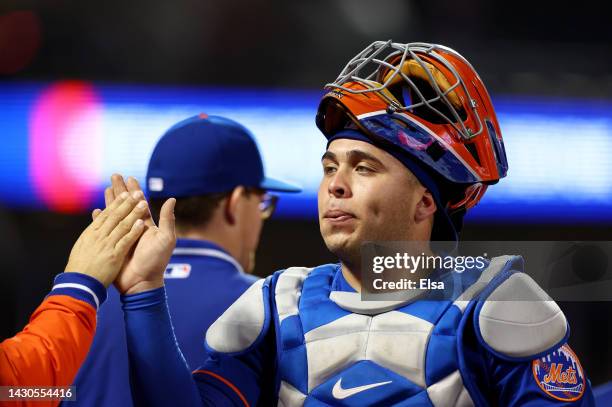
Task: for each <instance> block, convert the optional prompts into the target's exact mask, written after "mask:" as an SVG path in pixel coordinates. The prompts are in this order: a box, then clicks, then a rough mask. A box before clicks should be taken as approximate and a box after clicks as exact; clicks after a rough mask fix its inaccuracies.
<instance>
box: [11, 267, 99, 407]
mask: <svg viewBox="0 0 612 407" xmlns="http://www.w3.org/2000/svg"><path fill="white" fill-rule="evenodd" d="M105 300H106V289H105V288H104V286H103V285H102V284H101V283H100V282H99V281H97V280H96V279H94V278H92V277H89V276H87V275H84V274H80V273H62V274H59V275H58V276H57V277H56V278H55V281H54V285H53V288H52V290H51V292H50V293H49V295H48V296H47V297H46V298H45V300H44V301H43V302H42V304H41V305H40V306H39V307H38V308H37V309H36V310H35V311H34V313H33V314H32V316H31V317H30V322H29V323H28V325H27V326H26V327H25V328H24V329H23V330H22V331H21V332H19V333H18V334H17V335H15V336H14V337H12V338H8V339H6V340H4V341H3V342H2V343H1V344H0V385H2V386H68V385H70V384H71V383H72V381H73V380H74V377H75V375H76V373H77V371H78V369H79V367H80V366H81V363H83V360H85V356H86V355H87V351H88V349H89V346H90V345H91V342H92V340H93V337H94V332H95V330H96V312H97V310H98V307H99V306H100V305H101V304H102V303H103V302H104V301H105ZM57 404H58V402H57V401H31V400H30V401H25V400H23V401H17V402H11V403H10V405H22V406H55V405H57Z"/></svg>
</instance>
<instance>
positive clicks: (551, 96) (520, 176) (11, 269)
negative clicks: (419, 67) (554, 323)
mask: <svg viewBox="0 0 612 407" xmlns="http://www.w3.org/2000/svg"><path fill="white" fill-rule="evenodd" d="M611 26H612V17H611V16H610V14H609V13H606V12H605V11H604V10H603V8H602V5H601V4H600V3H599V2H593V1H590V0H585V1H582V2H581V3H580V6H579V7H578V6H575V7H563V6H561V5H560V4H558V3H553V4H547V2H533V1H525V0H516V1H513V2H492V1H486V0H466V1H461V2H448V1H438V0H380V1H379V0H377V1H374V0H309V1H301V2H297V1H278V0H255V1H253V0H249V1H247V0H229V1H224V2H216V1H212V0H177V1H174V2H167V1H166V2H164V1H150V0H149V1H144V0H134V1H130V2H125V1H119V0H108V1H105V2H103V3H100V2H74V1H70V0H55V1H52V2H49V1H39V0H29V1H28V0H26V1H23V0H20V1H17V0H5V1H3V2H2V3H1V4H0V140H1V144H0V231H1V234H0V270H2V271H1V273H2V274H1V276H2V281H0V307H1V308H2V309H3V313H2V314H0V315H2V317H1V318H2V321H1V323H0V335H1V336H2V337H7V336H10V335H12V334H13V333H14V332H15V331H16V330H17V329H19V328H20V327H22V326H23V325H24V324H25V323H26V321H27V318H28V316H29V315H30V313H31V312H32V311H33V310H34V308H35V307H36V306H37V304H38V303H39V301H40V299H41V298H42V297H43V296H44V295H45V293H46V292H47V291H48V289H49V286H50V282H51V279H52V277H53V275H55V274H57V273H59V272H61V271H63V268H64V266H65V262H66V259H67V256H68V254H69V250H70V248H71V246H72V244H73V242H74V241H75V240H76V238H77V237H78V235H79V233H80V232H81V231H82V229H83V228H84V227H85V226H86V225H87V223H88V222H89V212H90V210H91V209H92V208H93V207H95V206H99V205H100V204H101V202H102V194H101V191H102V189H103V188H104V186H105V185H106V184H107V183H108V181H109V176H110V174H112V173H113V172H122V173H124V174H126V175H127V174H129V175H134V176H136V177H137V178H139V179H140V180H141V181H142V179H143V176H144V172H145V169H146V164H147V160H148V155H149V153H150V152H151V150H152V148H153V146H154V145H155V142H156V141H157V139H158V138H159V137H160V136H161V135H162V133H163V132H164V131H165V130H166V129H167V128H168V127H169V126H171V125H172V124H173V123H175V122H176V121H178V120H181V119H183V118H186V117H189V116H192V115H195V114H198V113H201V112H205V113H208V114H220V115H224V116H228V117H230V118H232V119H235V120H238V121H240V122H243V123H244V124H245V125H247V126H248V127H249V128H250V129H251V130H252V131H253V132H254V134H255V136H256V138H257V141H258V144H259V146H260V148H261V150H262V153H263V156H264V160H265V166H266V170H267V172H268V173H270V174H271V175H274V176H275V177H278V178H283V179H286V180H288V181H293V182H296V183H300V184H302V185H303V186H304V187H305V191H304V193H303V194H300V195H298V196H283V197H282V198H281V201H280V204H279V208H278V212H277V214H276V215H275V217H274V218H273V219H272V220H270V221H268V222H267V224H266V226H265V228H264V230H263V234H262V239H261V244H260V247H259V250H258V263H257V264H258V266H257V270H256V271H257V273H258V274H259V275H262V276H264V275H267V274H270V273H271V272H273V271H274V270H276V269H279V268H283V267H286V266H289V265H304V266H311V265H315V264H320V263H322V262H328V261H334V260H335V259H334V258H333V256H331V254H330V253H329V252H328V251H327V250H326V248H325V246H324V245H323V243H322V240H321V238H320V235H319V231H318V224H317V219H316V198H315V193H316V189H317V185H318V181H319V177H320V174H321V169H320V163H319V160H320V157H321V154H322V153H323V149H324V147H325V144H324V139H323V137H322V136H321V134H320V133H319V132H318V130H317V129H316V127H315V125H314V115H315V111H316V107H317V103H318V99H319V97H320V96H321V93H322V91H321V88H322V85H323V84H324V83H327V82H329V81H331V80H333V79H334V78H335V77H336V75H337V74H338V73H339V72H340V70H341V68H342V67H343V66H344V64H345V63H346V61H347V60H348V59H349V58H350V57H352V56H353V55H354V54H356V53H357V52H358V51H360V50H361V49H362V48H364V47H365V46H366V45H368V44H369V43H370V42H372V41H373V40H380V39H389V38H391V39H393V40H394V41H398V42H411V41H427V42H438V43H442V44H445V45H448V46H450V47H453V48H455V49H456V50H458V51H459V52H461V53H462V54H464V55H465V56H466V57H467V58H468V59H469V60H470V61H471V62H472V64H473V65H474V66H475V68H476V69H477V70H478V72H479V73H480V75H481V76H482V78H483V80H484V82H485V84H487V87H488V89H489V91H490V93H491V95H492V98H493V101H494V104H495V107H496V110H497V112H498V117H499V120H500V124H501V129H502V133H503V136H504V141H505V146H506V151H507V155H508V160H509V165H510V169H509V172H508V177H507V178H505V179H503V180H502V181H500V183H499V184H498V185H495V186H493V187H491V188H489V190H488V191H487V194H486V195H485V197H484V199H483V200H482V201H481V203H480V204H479V205H478V206H476V207H475V208H474V209H473V210H472V211H471V212H470V213H468V215H467V216H466V223H465V228H464V231H463V234H462V238H463V239H465V240H610V237H611V232H612V158H611V157H612V71H611V67H612V30H610V27H611ZM561 306H562V308H563V310H564V311H565V312H566V314H567V315H568V318H569V320H570V324H571V326H572V338H571V340H570V343H571V345H572V347H573V348H574V349H575V350H576V351H577V353H578V354H580V355H581V360H582V362H583V365H584V366H585V368H586V370H587V372H588V373H589V375H590V376H591V378H592V380H593V382H594V383H596V384H597V383H601V382H604V381H606V380H611V379H612V350H611V349H610V343H612V304H611V303H608V302H606V303H601V302H600V303H595V302H593V303H584V302H582V303H563V304H561Z"/></svg>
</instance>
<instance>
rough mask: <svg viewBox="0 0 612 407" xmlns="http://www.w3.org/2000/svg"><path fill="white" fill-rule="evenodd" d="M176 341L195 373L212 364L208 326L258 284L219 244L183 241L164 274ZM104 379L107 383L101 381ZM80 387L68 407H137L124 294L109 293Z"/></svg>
mask: <svg viewBox="0 0 612 407" xmlns="http://www.w3.org/2000/svg"><path fill="white" fill-rule="evenodd" d="M164 280H165V286H166V293H167V296H168V301H169V303H170V304H171V305H170V310H171V315H172V320H173V321H174V332H175V335H176V339H177V341H178V343H179V344H180V346H181V349H182V350H183V355H184V357H185V359H186V363H187V364H188V365H189V366H192V367H193V368H195V367H197V366H200V365H201V364H202V363H203V362H204V361H205V360H206V352H205V349H204V346H203V344H202V339H203V337H204V336H203V335H204V333H205V332H206V330H207V329H208V327H209V326H210V325H211V324H212V323H213V322H214V321H215V320H216V319H217V318H218V317H219V316H220V315H221V314H222V313H223V312H224V311H225V310H226V309H227V308H228V307H229V306H230V305H231V304H232V303H233V302H234V301H235V300H236V299H237V298H238V297H240V295H241V294H242V293H243V292H244V291H245V290H246V289H247V288H248V287H249V286H251V285H252V284H253V283H254V282H255V281H257V278H256V277H255V276H251V275H248V274H246V273H244V271H243V270H242V267H241V266H240V264H238V263H237V262H236V260H234V258H233V257H231V256H230V255H229V254H228V253H227V252H226V251H225V250H223V249H222V248H221V247H219V246H218V245H216V244H214V243H212V242H208V241H203V240H193V239H178V241H177V244H176V248H175V249H174V252H173V254H172V257H171V259H170V263H169V264H168V267H167V269H166V273H165V275H164ZM101 378H103V379H101ZM74 385H75V386H76V388H77V391H78V393H79V396H78V397H77V399H76V401H64V402H63V405H66V406H76V405H80V406H93V405H96V406H132V405H133V400H132V392H131V389H130V377H129V364H128V349H127V345H126V337H125V329H124V322H123V311H122V310H121V303H120V300H119V294H118V293H117V291H116V290H115V289H112V288H111V289H109V296H108V301H107V304H106V305H105V306H104V307H102V309H101V310H100V313H99V316H98V330H97V332H96V335H95V338H94V341H93V344H92V347H91V350H90V351H89V354H88V355H87V359H86V360H85V363H84V364H83V366H82V367H81V369H80V370H79V373H78V375H77V377H76V380H75V382H74Z"/></svg>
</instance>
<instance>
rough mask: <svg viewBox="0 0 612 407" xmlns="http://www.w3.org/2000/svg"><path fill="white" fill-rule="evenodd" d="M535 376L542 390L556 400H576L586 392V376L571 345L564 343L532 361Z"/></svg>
mask: <svg viewBox="0 0 612 407" xmlns="http://www.w3.org/2000/svg"><path fill="white" fill-rule="evenodd" d="M532 369H533V377H534V379H535V381H536V383H537V384H538V386H539V387H540V389H542V391H543V392H544V393H546V394H548V395H549V396H550V397H552V398H554V399H555V400H560V401H576V400H578V399H579V398H580V397H582V394H583V393H584V388H585V386H586V378H585V375H584V371H583V370H582V366H581V365H580V361H579V360H578V357H577V356H576V354H575V353H574V352H573V351H572V350H571V349H570V347H569V345H563V346H561V347H560V348H559V349H557V350H556V351H554V352H552V353H549V354H548V355H546V356H543V357H541V358H539V359H536V360H534V361H533V362H532Z"/></svg>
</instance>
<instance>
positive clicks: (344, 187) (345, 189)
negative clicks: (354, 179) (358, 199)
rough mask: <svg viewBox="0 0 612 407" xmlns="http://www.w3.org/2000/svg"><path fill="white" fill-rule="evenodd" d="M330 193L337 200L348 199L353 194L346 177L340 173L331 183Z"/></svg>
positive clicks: (335, 175) (337, 173)
mask: <svg viewBox="0 0 612 407" xmlns="http://www.w3.org/2000/svg"><path fill="white" fill-rule="evenodd" d="M328 191H329V193H330V195H332V196H334V197H335V198H348V197H349V196H350V194H351V188H350V186H349V180H348V179H347V177H346V175H345V174H343V173H341V172H340V171H338V172H336V174H334V177H333V178H332V180H331V182H330V183H329V186H328Z"/></svg>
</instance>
